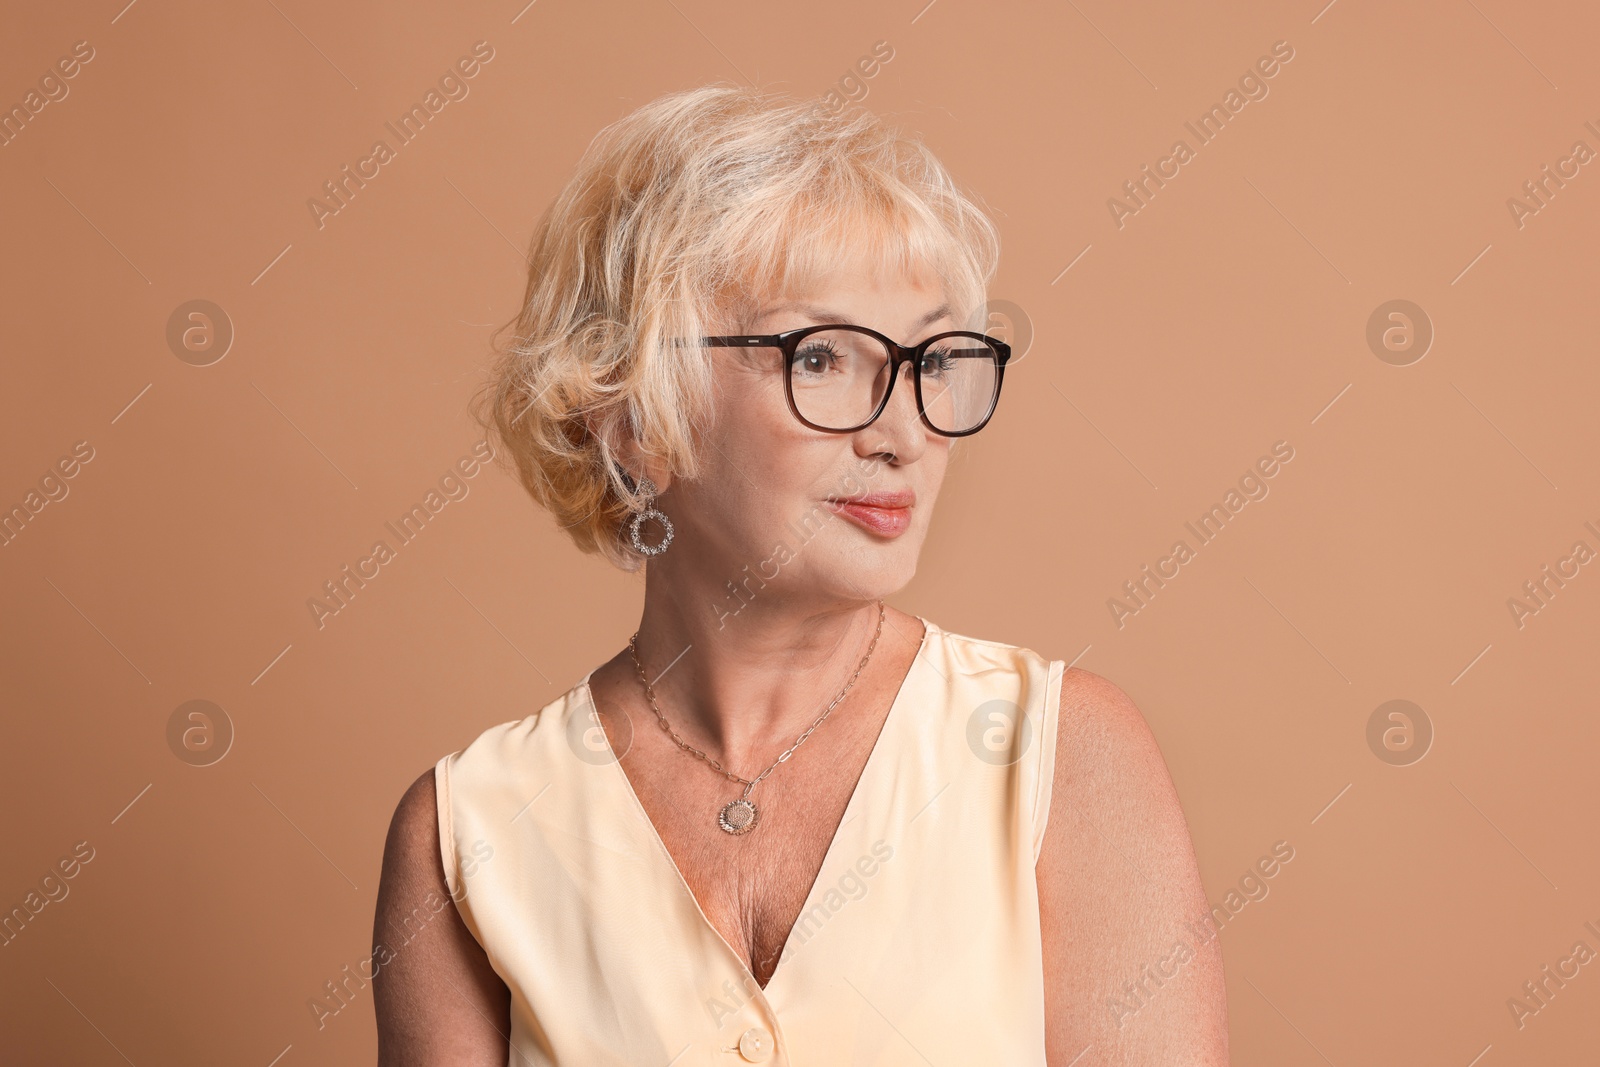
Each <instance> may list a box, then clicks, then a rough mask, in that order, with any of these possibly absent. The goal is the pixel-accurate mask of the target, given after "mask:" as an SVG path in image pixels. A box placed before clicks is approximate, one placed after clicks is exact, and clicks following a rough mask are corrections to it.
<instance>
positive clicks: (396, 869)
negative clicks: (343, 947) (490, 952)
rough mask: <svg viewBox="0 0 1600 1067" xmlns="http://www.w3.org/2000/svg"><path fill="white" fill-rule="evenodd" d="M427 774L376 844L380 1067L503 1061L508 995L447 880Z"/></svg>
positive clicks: (465, 1066)
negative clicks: (379, 848) (379, 864)
mask: <svg viewBox="0 0 1600 1067" xmlns="http://www.w3.org/2000/svg"><path fill="white" fill-rule="evenodd" d="M436 805H437V801H436V794H435V791H434V781H433V771H432V769H429V770H428V771H427V772H425V773H424V774H423V775H422V776H421V777H420V778H418V779H417V780H416V781H415V782H413V783H412V784H411V788H409V789H407V790H406V793H405V796H403V797H401V798H400V804H399V806H398V807H397V808H396V809H395V813H394V819H393V821H391V822H390V824H389V837H388V840H387V841H386V842H385V844H384V847H383V875H382V878H381V880H380V882H379V885H378V910H377V918H376V920H375V922H374V924H373V931H372V940H373V962H374V963H375V964H377V966H378V971H377V975H376V976H375V977H374V979H373V983H372V985H373V1003H374V1008H375V1010H376V1012H377V1016H378V1065H379V1067H434V1065H441V1064H450V1065H452V1067H455V1065H461V1067H506V1063H507V1060H508V1057H509V1055H510V1048H511V1040H510V1036H509V1032H510V1028H511V994H510V991H509V990H507V989H506V986H505V983H504V982H502V981H501V980H500V976H499V975H497V974H495V972H494V969H493V968H492V967H490V966H489V958H488V956H486V955H485V954H484V951H483V948H482V946H480V945H479V944H478V942H477V939H475V938H474V937H473V936H472V932H471V931H470V930H468V929H467V926H466V924H465V923H463V922H462V921H461V915H460V914H459V913H458V912H457V911H456V906H455V903H454V902H453V901H452V900H451V899H450V889H449V886H448V884H447V883H446V882H445V877H444V867H443V862H442V859H441V857H440V852H439V816H438V807H437V806H436Z"/></svg>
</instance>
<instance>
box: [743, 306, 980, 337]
mask: <svg viewBox="0 0 1600 1067" xmlns="http://www.w3.org/2000/svg"><path fill="white" fill-rule="evenodd" d="M781 311H798V312H800V313H801V314H803V315H805V316H806V317H807V318H809V319H811V320H812V321H813V322H815V323H817V324H819V325H820V324H822V323H833V322H849V321H850V317H849V316H848V315H846V314H844V313H843V312H841V311H835V310H833V309H831V308H825V307H818V306H817V305H816V304H802V303H795V302H790V303H786V304H779V305H778V306H776V307H773V308H769V309H768V310H767V311H766V312H764V313H763V314H762V316H761V319H760V320H759V321H762V322H765V321H766V320H767V318H768V317H770V316H772V315H776V314H778V313H779V312H781ZM949 314H950V305H949V304H940V305H939V306H938V307H936V308H934V309H933V310H932V311H930V312H928V313H927V314H926V315H924V316H922V318H921V319H920V320H919V321H918V322H917V323H916V325H914V326H913V327H912V332H913V333H916V332H917V331H919V330H921V329H923V328H924V327H926V326H928V325H931V324H932V323H935V322H938V321H939V320H940V319H942V318H945V317H947V316H948V315H949Z"/></svg>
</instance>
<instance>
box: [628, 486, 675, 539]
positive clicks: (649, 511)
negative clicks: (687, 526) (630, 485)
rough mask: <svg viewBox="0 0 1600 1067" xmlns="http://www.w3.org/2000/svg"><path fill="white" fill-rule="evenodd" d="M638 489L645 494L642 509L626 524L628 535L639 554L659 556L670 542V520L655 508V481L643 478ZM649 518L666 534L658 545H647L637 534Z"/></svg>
mask: <svg viewBox="0 0 1600 1067" xmlns="http://www.w3.org/2000/svg"><path fill="white" fill-rule="evenodd" d="M639 489H640V491H641V492H643V493H644V494H645V498H646V499H645V505H644V510H643V511H639V512H636V513H635V514H634V516H633V521H632V522H630V523H629V524H628V536H629V537H630V538H631V539H632V541H633V547H634V550H635V551H636V552H638V553H639V554H640V555H642V556H659V555H661V553H663V552H665V551H666V550H667V546H668V545H670V544H672V520H671V519H669V518H667V517H666V516H665V515H663V514H662V513H661V512H660V511H658V510H657V509H656V506H655V499H656V483H654V482H652V481H651V480H650V479H649V478H645V479H644V480H643V481H641V482H640V483H639ZM649 519H655V520H656V521H657V522H659V523H660V524H661V528H662V529H663V530H665V531H666V535H665V536H664V537H662V538H661V543H660V544H659V545H647V544H645V543H644V539H643V538H642V537H640V536H639V533H640V531H641V530H642V529H643V528H644V524H645V522H646V521H647V520H649Z"/></svg>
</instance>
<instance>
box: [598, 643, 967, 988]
mask: <svg viewBox="0 0 1600 1067" xmlns="http://www.w3.org/2000/svg"><path fill="white" fill-rule="evenodd" d="M916 619H917V621H918V622H920V623H922V640H921V642H920V643H919V644H918V645H917V654H916V655H915V656H913V657H911V666H910V667H909V668H908V669H907V670H906V673H905V677H904V678H902V679H900V688H899V689H897V690H896V691H895V694H894V699H893V700H892V701H891V702H890V704H889V711H888V713H887V714H886V715H885V716H884V718H883V725H882V726H880V727H879V728H878V736H877V737H876V738H874V739H873V742H872V750H871V751H870V752H868V753H867V762H866V763H864V764H863V765H862V767H861V776H860V777H858V778H857V779H856V784H855V787H854V788H853V789H851V791H850V799H849V800H848V801H846V802H845V806H844V814H843V815H841V816H840V817H839V825H838V826H836V827H834V829H833V837H832V838H830V839H829V841H828V848H827V851H826V852H824V853H823V855H822V864H821V865H820V866H819V867H818V868H817V873H816V875H815V876H814V877H813V878H812V879H811V885H809V886H808V887H806V895H805V898H804V899H803V900H802V901H801V903H800V913H799V915H797V916H796V917H795V921H794V923H793V924H792V925H791V926H790V927H789V930H788V932H787V933H786V934H784V938H783V945H782V947H781V948H780V949H779V950H778V965H777V966H776V967H774V968H773V970H772V974H771V976H770V977H768V979H767V984H766V985H762V984H761V982H760V981H759V980H758V979H757V978H756V976H755V973H754V972H753V971H751V970H750V964H749V962H748V961H747V960H746V959H745V958H744V954H743V953H742V952H740V951H739V949H738V948H736V947H734V945H733V944H732V943H731V942H729V940H728V939H727V938H726V937H724V936H723V934H722V931H721V930H719V929H717V926H716V924H715V923H713V922H712V921H711V918H710V917H709V916H708V915H706V910H705V908H704V907H702V906H701V904H700V898H699V897H696V896H695V895H694V890H693V889H692V888H690V886H689V880H688V879H687V878H685V877H684V876H683V870H682V869H681V868H680V867H679V866H678V861H677V860H676V859H674V858H673V856H672V851H671V850H670V849H669V848H667V843H666V840H665V839H663V838H662V836H661V831H659V830H657V829H656V824H655V823H654V822H653V821H652V820H651V818H650V813H649V812H648V811H646V810H645V807H644V804H643V803H641V802H640V800H639V794H638V792H636V791H635V790H634V788H633V781H632V780H631V779H630V778H629V777H628V772H627V771H625V770H623V769H622V760H620V759H619V758H618V757H617V754H616V751H615V750H614V749H613V748H612V747H611V737H610V735H609V734H607V733H606V731H605V727H604V726H601V729H600V735H601V736H602V737H604V738H605V742H606V753H607V754H608V755H609V756H610V757H611V759H610V760H609V762H610V764H611V767H612V769H613V770H614V771H615V772H616V777H617V779H618V780H619V781H620V782H621V785H622V790H623V792H625V793H626V794H627V795H628V799H629V800H631V801H632V802H633V809H634V812H635V814H636V815H637V816H638V820H639V822H641V823H642V824H643V826H644V832H645V833H646V835H648V837H649V838H650V840H651V841H652V842H653V843H654V845H655V849H656V852H657V853H658V854H659V855H660V856H662V857H663V858H665V859H666V861H667V866H669V867H671V868H672V873H673V874H675V875H677V877H678V884H679V885H680V886H681V887H683V892H684V894H685V895H686V896H688V898H689V900H690V901H691V902H692V903H693V904H694V907H695V911H697V912H698V913H699V914H700V921H701V922H702V923H703V924H704V926H705V928H706V929H707V930H710V931H711V933H712V936H714V937H715V938H716V939H717V940H718V941H720V942H721V943H722V945H723V947H724V948H725V949H726V950H727V951H728V954H729V955H730V956H732V957H733V959H734V962H735V963H737V964H738V965H739V968H740V969H741V970H742V971H743V972H744V973H745V975H746V976H747V977H748V978H749V979H750V981H751V983H753V984H754V986H755V988H756V990H757V991H758V992H759V994H760V995H762V996H765V995H767V994H768V992H769V991H770V990H771V989H772V986H773V983H775V982H776V981H777V980H778V976H779V975H780V974H783V973H786V964H787V960H786V959H785V958H784V953H785V952H786V951H787V949H788V947H789V938H791V937H793V936H794V928H795V927H796V926H798V925H800V918H801V917H802V916H804V915H805V913H806V906H807V905H808V904H810V902H811V894H812V893H814V892H816V888H817V883H818V882H820V881H821V880H822V874H823V872H824V871H826V870H827V869H828V864H829V862H830V861H831V860H832V859H833V856H834V853H835V852H837V851H838V849H839V841H840V839H841V838H842V837H843V836H844V828H845V827H846V826H847V825H849V823H850V821H851V820H852V819H853V818H855V817H856V816H855V808H856V804H857V801H858V800H859V798H860V797H861V794H862V790H863V788H864V786H865V785H866V783H867V779H868V776H869V775H871V774H872V773H873V772H874V769H875V768H876V767H877V765H878V764H880V763H882V762H883V760H884V759H885V758H886V757H884V756H883V755H882V752H883V748H884V739H885V738H887V737H889V732H890V728H891V727H893V726H895V725H897V723H898V718H897V715H896V713H897V712H899V711H900V705H901V704H904V703H905V699H906V694H907V693H909V692H910V691H911V689H912V682H913V681H914V680H915V678H916V677H917V672H918V670H919V668H920V666H921V663H922V659H923V656H924V655H925V654H926V653H927V651H928V646H929V645H930V644H931V643H932V639H933V635H934V631H935V630H936V629H937V627H935V626H934V624H933V623H932V622H930V621H928V620H927V619H925V618H923V617H922V616H920V615H918V616H916ZM598 669H599V668H595V670H598ZM592 677H594V670H591V671H590V672H589V673H588V674H586V675H584V676H583V680H582V681H580V682H579V683H578V686H577V688H578V689H580V690H582V692H583V695H584V697H585V698H587V699H588V701H589V706H590V707H591V708H598V707H599V705H598V704H596V703H595V699H594V689H593V688H592V687H591V686H590V685H589V680H590V679H591V678H592ZM899 717H900V718H903V716H899Z"/></svg>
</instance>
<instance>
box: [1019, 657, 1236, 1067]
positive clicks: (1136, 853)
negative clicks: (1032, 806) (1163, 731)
mask: <svg viewBox="0 0 1600 1067" xmlns="http://www.w3.org/2000/svg"><path fill="white" fill-rule="evenodd" d="M1054 757H1055V773H1054V781H1053V785H1052V788H1051V795H1050V806H1049V816H1048V822H1047V823H1046V826H1045V834H1044V840H1043V843H1042V845H1041V848H1040V854H1039V862H1038V865H1037V868H1036V870H1037V875H1038V882H1039V902H1040V925H1041V932H1042V936H1043V942H1044V955H1045V974H1046V1002H1047V1008H1048V1011H1049V1016H1048V1025H1047V1043H1048V1045H1049V1046H1050V1062H1051V1063H1055V1062H1057V1057H1058V1056H1059V1057H1061V1059H1060V1062H1062V1063H1066V1062H1067V1061H1069V1060H1071V1059H1072V1056H1073V1055H1075V1054H1077V1053H1078V1052H1079V1051H1081V1050H1082V1049H1083V1048H1084V1045H1085V1044H1088V1043H1093V1044H1094V1046H1095V1047H1096V1048H1099V1049H1107V1048H1110V1047H1113V1046H1116V1047H1120V1049H1121V1050H1122V1051H1123V1052H1124V1053H1127V1054H1129V1055H1130V1056H1131V1057H1132V1058H1130V1059H1128V1060H1126V1061H1119V1062H1172V1063H1175V1062H1183V1063H1191V1064H1205V1065H1207V1067H1212V1065H1219V1064H1226V1063H1227V1062H1228V1035H1227V1000H1226V991H1225V986H1224V983H1223V973H1222V956H1221V952H1220V949H1219V947H1218V943H1217V941H1216V938H1215V936H1214V934H1212V935H1209V936H1208V928H1207V927H1206V925H1205V918H1206V917H1207V915H1208V908H1207V903H1206V897H1205V889H1204V886H1203V884H1202V883H1201V880H1200V871H1199V865H1198V863H1197V862H1196V859H1195V853H1194V845H1193V842H1192V840H1191V837H1190V833H1189V826H1188V823H1187V820H1186V819H1185V817H1184V813H1183V807H1182V805H1181V804H1180V803H1179V799H1178V794H1177V790H1176V789H1175V788H1174V786H1173V783H1172V776H1171V774H1170V772H1169V771H1168V768H1167V764H1166V760H1165V759H1164V757H1163V756H1162V754H1161V750H1160V747H1159V746H1158V745H1157V742H1156V738H1155V734H1154V732H1153V731H1152V730H1151V728H1150V725H1149V723H1148V722H1147V721H1146V720H1145V717H1144V714H1143V713H1142V712H1141V711H1140V710H1139V708H1138V706H1137V705H1136V704H1135V703H1134V701H1133V700H1132V698H1130V697H1129V696H1128V694H1127V693H1126V692H1124V691H1123V689H1122V688H1121V687H1120V686H1118V685H1117V684H1116V683H1114V682H1112V681H1110V680H1109V679H1107V678H1104V677H1101V676H1100V675H1098V674H1094V673H1093V672H1090V671H1085V670H1079V669H1076V668H1072V669H1068V670H1066V671H1065V672H1064V673H1063V675H1062V682H1061V706H1060V718H1059V720H1058V725H1057V730H1056V751H1055V753H1054ZM1151 968H1155V969H1156V972H1157V973H1158V974H1160V975H1164V976H1166V979H1165V981H1164V984H1163V983H1161V982H1153V981H1152V980H1151V979H1150V977H1149V975H1150V973H1151ZM1091 1059H1092V1060H1093V1059H1094V1057H1093V1056H1091ZM1095 1062H1101V1061H1099V1060H1095Z"/></svg>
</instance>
